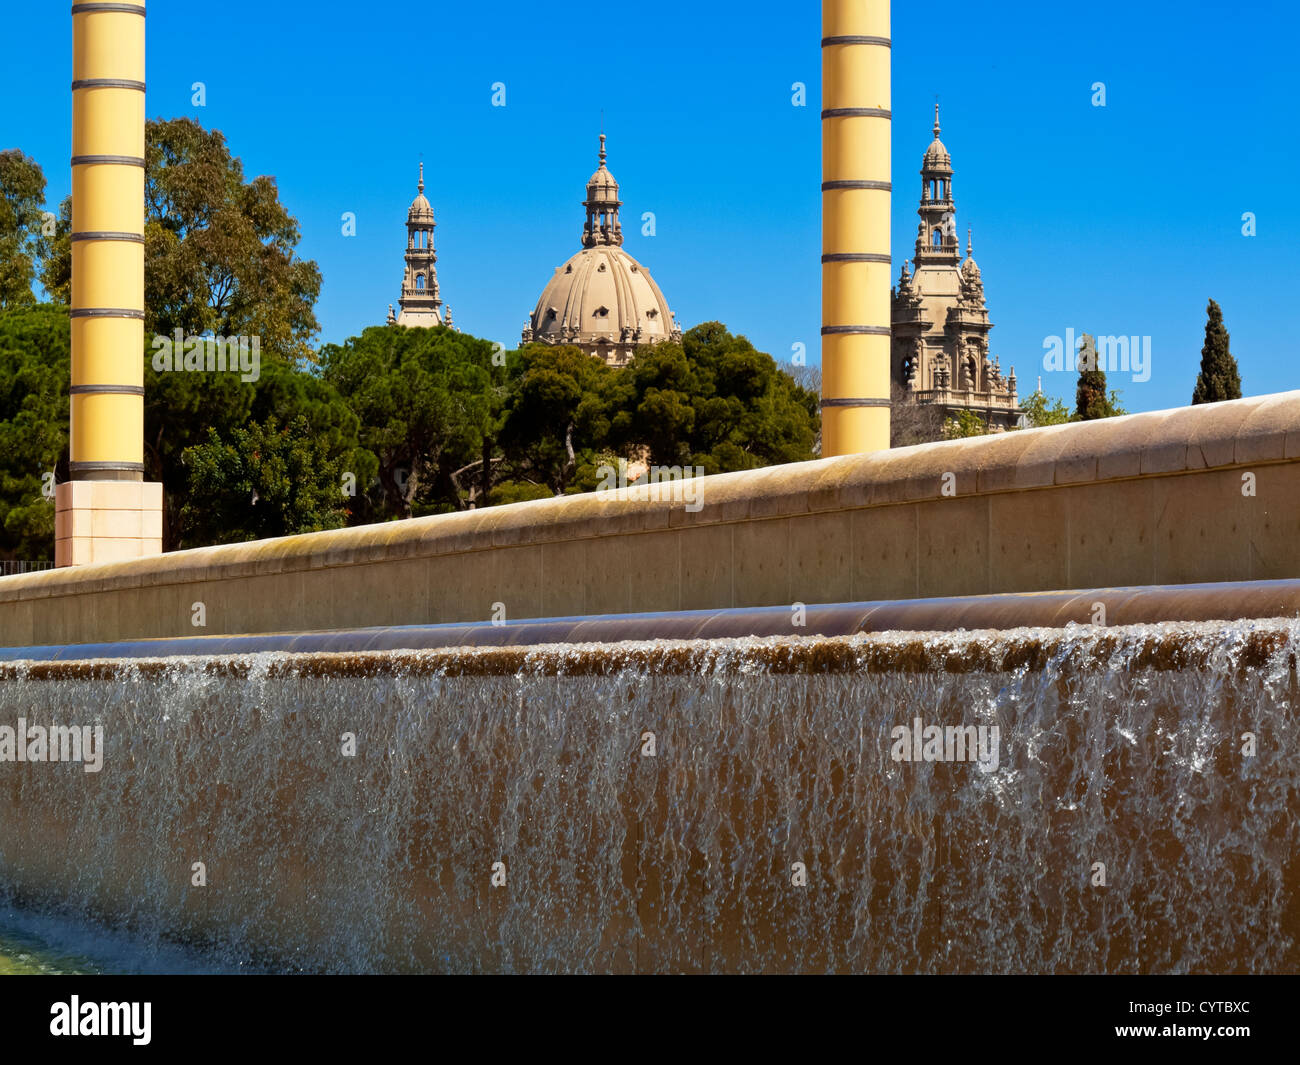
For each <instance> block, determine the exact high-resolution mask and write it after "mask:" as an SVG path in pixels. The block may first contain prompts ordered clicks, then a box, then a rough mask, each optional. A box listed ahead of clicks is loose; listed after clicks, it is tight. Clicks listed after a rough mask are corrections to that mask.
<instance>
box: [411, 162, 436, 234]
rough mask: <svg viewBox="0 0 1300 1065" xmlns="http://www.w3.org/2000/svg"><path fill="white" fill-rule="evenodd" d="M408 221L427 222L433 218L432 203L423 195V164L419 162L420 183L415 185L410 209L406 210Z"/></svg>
mask: <svg viewBox="0 0 1300 1065" xmlns="http://www.w3.org/2000/svg"><path fill="white" fill-rule="evenodd" d="M406 220H407V221H408V222H427V221H432V220H433V204H431V203H430V202H429V201H428V199H426V198H425V195H424V164H423V163H421V164H420V183H419V185H417V186H416V196H415V199H413V200H412V201H411V207H410V210H408V211H407V212H406Z"/></svg>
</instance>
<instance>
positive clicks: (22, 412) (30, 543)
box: [0, 304, 70, 562]
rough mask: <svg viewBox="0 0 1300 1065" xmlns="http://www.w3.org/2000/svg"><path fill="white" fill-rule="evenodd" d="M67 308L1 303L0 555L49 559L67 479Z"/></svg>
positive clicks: (37, 560) (25, 559)
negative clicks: (56, 489) (58, 498)
mask: <svg viewBox="0 0 1300 1065" xmlns="http://www.w3.org/2000/svg"><path fill="white" fill-rule="evenodd" d="M69 345H70V340H69V323H68V311H67V308H66V307H57V306H50V305H48V304H46V305H33V306H19V307H16V308H13V309H11V310H0V558H3V559H6V560H15V559H16V560H19V561H30V562H39V561H52V560H53V558H54V500H53V498H52V497H51V495H50V493H51V492H52V490H53V486H54V483H55V481H56V480H58V481H62V480H66V479H67V471H68V467H67V461H68V376H69V359H68V352H69Z"/></svg>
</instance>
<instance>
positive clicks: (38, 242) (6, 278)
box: [0, 148, 48, 308]
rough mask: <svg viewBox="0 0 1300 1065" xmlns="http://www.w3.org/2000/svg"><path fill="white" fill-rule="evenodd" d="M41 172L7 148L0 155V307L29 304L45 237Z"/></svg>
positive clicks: (43, 253)
mask: <svg viewBox="0 0 1300 1065" xmlns="http://www.w3.org/2000/svg"><path fill="white" fill-rule="evenodd" d="M44 217H45V173H44V171H42V170H41V167H40V164H39V163H37V162H36V160H35V159H31V158H29V157H28V156H26V155H24V154H23V153H22V152H20V151H18V150H17V149H16V148H10V149H7V150H6V151H2V152H0V308H4V307H17V306H22V305H25V304H33V303H35V302H36V297H35V295H34V294H33V293H32V281H33V280H35V278H36V275H37V270H38V266H39V263H40V261H41V259H42V258H44V256H46V255H47V254H48V248H47V247H46V237H45V232H44V230H45V226H44Z"/></svg>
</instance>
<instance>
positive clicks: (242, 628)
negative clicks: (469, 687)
mask: <svg viewBox="0 0 1300 1065" xmlns="http://www.w3.org/2000/svg"><path fill="white" fill-rule="evenodd" d="M689 491H690V492H692V493H694V496H693V497H692V496H690V495H688V496H687V500H689V499H691V498H694V499H696V500H697V501H698V504H699V505H698V508H697V507H694V506H688V502H687V501H686V500H684V499H683V498H682V493H681V491H680V489H679V490H678V491H677V492H676V498H675V499H674V498H666V497H668V496H670V495H672V494H673V493H672V491H671V486H661V488H660V492H661V494H662V495H663V496H664V497H665V498H661V499H658V500H656V499H653V498H650V496H651V495H652V494H653V489H651V490H647V489H632V490H629V491H626V492H612V493H599V494H594V495H585V496H573V497H566V498H562V499H551V500H541V501H537V502H530V503H519V504H514V505H511V506H505V507H495V508H488V509H486V510H480V511H471V512H467V513H462V514H451V515H441V516H437V517H431V518H419V519H414V520H411V521H404V522H392V523H389V524H385V525H374V526H366V527H361V528H355V529H344V530H339V531H335V532H326V533H316V534H313V535H308V536H294V537H286V538H283V539H277V540H265V541H259V542H256V543H248V544H233V545H227V546H221V547H211V548H203V549H200V550H194V551H183V552H176V553H173V554H169V555H160V556H156V557H153V558H145V559H138V560H134V561H129V562H119V563H112V564H108V565H97V566H86V567H80V568H73V569H65V570H56V571H52V572H45V573H37V574H26V575H23V576H18V577H8V578H3V579H0V646H8V647H15V646H29V645H35V644H65V643H84V642H95V641H111V640H125V639H137V638H145V637H166V636H193V635H212V634H218V633H258V632H284V631H290V632H299V631H306V630H318V629H333V628H344V627H347V628H354V627H360V626H369V625H401V624H416V623H425V624H433V623H438V622H452V621H477V620H486V619H489V618H491V617H492V616H493V611H494V604H501V607H499V608H496V609H497V613H498V616H501V613H502V611H503V612H504V616H505V617H508V618H526V617H561V616H571V615H583V614H614V613H628V612H644V611H667V610H691V609H705V608H724V607H742V606H774V605H781V604H790V603H794V602H803V603H833V602H850V601H867V600H882V599H913V598H922V597H933V596H952V595H975V594H983V593H996V592H1032V591H1046V590H1057V589H1069V588H1098V587H1107V586H1116V585H1150V584H1186V583H1194V582H1202V581H1239V580H1260V579H1266V578H1284V577H1300V392H1288V393H1282V394H1278V395H1272V396H1262V397H1258V398H1254V399H1245V400H1237V401H1234V402H1231V403H1221V404H1214V405H1209V406H1202V407H1191V408H1181V409H1177V410H1172V411H1160V412H1154V413H1149V414H1137V415H1131V416H1128V417H1124V418H1115V419H1108V420H1105V421H1097V422H1090V423H1083V424H1078V425H1064V426H1053V427H1051V428H1047V429H1038V430H1032V431H1022V432H1013V433H1007V434H1004V435H999V436H992V437H981V438H974V439H968V440H958V441H951V442H946V443H938V444H929V445H923V446H920V447H913V448H901V449H897V450H894V451H888V452H877V453H873V454H866V455H851V456H845V457H842V458H835V459H825V460H821V461H818V462H807V463H798V464H793V465H788V466H781V467H773V468H770V469H765V470H757V471H753V472H747V473H734V474H724V475H720V476H715V477H708V478H703V479H701V480H699V481H697V482H695V483H694V484H692V485H691V486H690V488H689ZM197 603H201V604H203V613H204V615H205V621H206V626H204V627H202V628H199V627H196V626H195V625H194V624H193V620H194V616H195V604H197Z"/></svg>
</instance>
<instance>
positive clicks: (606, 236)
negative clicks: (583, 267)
mask: <svg viewBox="0 0 1300 1065" xmlns="http://www.w3.org/2000/svg"><path fill="white" fill-rule="evenodd" d="M605 158H606V152H605V134H604V132H602V133H601V135H600V166H598V167H597V168H596V172H595V173H594V174H592V175H591V180H590V181H588V182H587V198H586V199H585V200H583V202H582V205H583V207H585V208H586V211H587V221H586V224H585V225H584V226H583V227H582V246H583V247H584V248H594V247H595V246H596V245H597V244H612V245H615V246H618V245H621V244H622V243H623V226H622V223H620V222H619V218H618V209H619V208H620V207H622V206H623V201H622V200H620V199H619V198H618V182H617V181H615V180H614V175H613V174H611V173H610V172H609V170H607V169H606V167H605Z"/></svg>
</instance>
